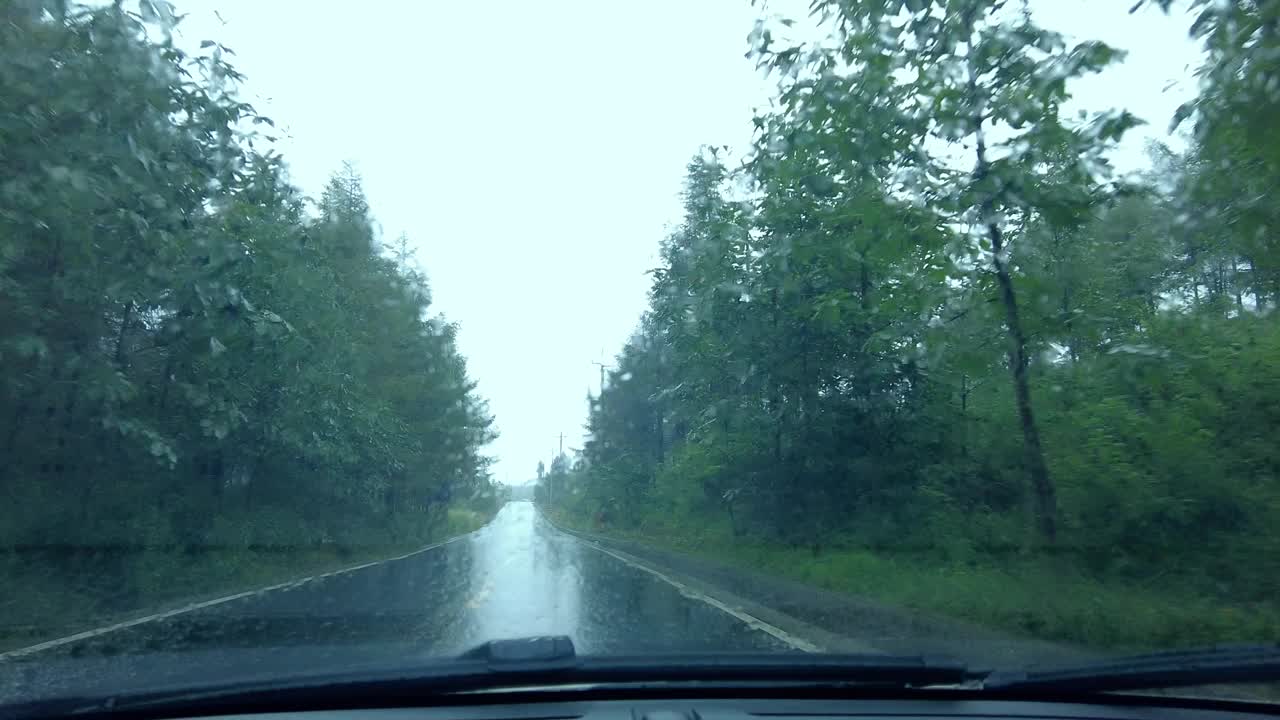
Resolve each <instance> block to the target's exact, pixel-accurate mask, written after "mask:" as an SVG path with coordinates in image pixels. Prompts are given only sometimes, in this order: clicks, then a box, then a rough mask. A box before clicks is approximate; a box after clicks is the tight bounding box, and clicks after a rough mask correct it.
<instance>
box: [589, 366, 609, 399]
mask: <svg viewBox="0 0 1280 720" xmlns="http://www.w3.org/2000/svg"><path fill="white" fill-rule="evenodd" d="M591 364H592V365H598V366H599V367H600V395H602V396H603V395H604V371H605V368H612V367H613V366H612V365H605V364H604V363H602V362H596V361H595V360H592V361H591Z"/></svg>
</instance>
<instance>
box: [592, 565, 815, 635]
mask: <svg viewBox="0 0 1280 720" xmlns="http://www.w3.org/2000/svg"><path fill="white" fill-rule="evenodd" d="M586 544H587V545H590V546H591V547H593V548H595V549H596V550H599V551H600V552H602V553H604V554H605V555H609V556H610V557H613V558H614V559H615V560H618V561H619V562H622V563H626V564H627V565H629V566H631V567H633V568H635V569H637V570H643V571H644V572H647V573H649V574H650V575H653V576H654V577H656V578H658V579H659V580H662V581H663V582H665V583H669V584H670V585H673V586H674V587H675V588H676V590H679V591H680V594H681V595H684V596H685V597H687V598H690V599H691V600H698V601H700V602H704V603H706V604H708V605H710V606H711V607H713V608H715V609H717V610H719V611H720V612H723V613H726V614H728V615H731V616H733V617H734V618H736V619H738V620H740V621H741V622H743V623H744V624H746V625H747V627H749V628H751V629H752V630H759V631H760V632H763V633H767V634H769V635H772V636H773V637H775V638H777V639H778V640H781V641H782V642H784V643H786V644H787V645H790V646H791V647H792V648H794V649H796V650H803V651H804V652H809V653H820V652H822V648H820V647H818V646H817V645H814V644H813V643H811V642H809V641H808V640H805V639H803V638H799V637H796V636H795V635H792V634H791V633H789V632H787V631H786V630H783V629H782V628H779V627H777V626H774V625H770V624H769V623H767V622H765V621H763V620H761V619H760V618H758V617H756V616H755V615H752V614H750V613H747V612H744V611H742V610H739V609H738V608H735V607H730V606H729V605H726V604H724V603H723V602H720V601H719V600H717V599H715V598H713V597H711V596H710V595H706V594H703V593H700V592H698V591H697V590H694V589H693V588H691V587H689V586H688V585H685V584H684V583H682V582H680V581H679V580H675V579H673V578H671V577H668V576H667V575H666V574H664V573H662V572H659V571H658V570H655V569H653V568H651V567H646V566H644V565H641V564H640V563H636V562H632V561H631V560H628V559H627V558H625V557H622V556H621V555H619V554H617V553H615V552H613V551H612V550H607V549H605V548H604V547H603V546H601V545H600V544H599V543H596V542H587V543H586Z"/></svg>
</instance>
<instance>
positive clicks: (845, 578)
mask: <svg viewBox="0 0 1280 720" xmlns="http://www.w3.org/2000/svg"><path fill="white" fill-rule="evenodd" d="M551 515H552V519H553V520H554V521H555V522H557V523H563V524H564V525H566V526H567V527H570V528H574V529H580V530H584V531H587V532H593V533H597V534H603V535H607V536H611V537H618V538H621V539H627V540H632V541H635V542H640V543H644V544H647V545H650V546H653V547H657V548H662V549H666V550H673V551H677V552H681V553H686V554H689V555H694V556H699V557H704V558H707V559H711V560H716V561H719V562H722V563H725V564H728V565H732V566H737V567H741V568H744V569H748V570H753V571H757V572H764V573H768V574H772V575H776V576H779V577H784V578H790V579H793V580H798V581H800V582H804V583H806V584H810V585H814V586H816V587H821V588H824V589H827V590H833V591H836V592H842V593H849V594H851V595H858V596H861V597H866V598H874V599H876V600H879V601H881V602H884V603H886V604H890V605H893V606H897V607H906V608H912V609H917V610H922V611H926V612H930V613H934V614H938V615H943V616H948V617H953V618H957V619H963V620H968V621H973V622H976V623H979V624H981V625H985V626H988V627H992V628H997V629H1001V630H1005V631H1009V632H1013V633H1015V634H1020V635H1025V636H1028V637H1035V638H1038V639H1042V640H1053V641H1060V642H1069V643H1074V644H1078V645H1082V646H1087V647H1092V648H1098V649H1105V650H1115V651H1132V652H1137V651H1143V650H1152V649H1167V648H1171V647H1175V646H1192V645H1210V644H1215V643H1234V642H1271V641H1275V640H1277V638H1280V605H1278V604H1277V603H1274V602H1273V603H1256V604H1251V605H1236V604H1230V603H1228V602H1224V601H1222V600H1220V599H1217V598H1207V597H1203V596H1199V595H1196V594H1193V593H1189V592H1186V591H1185V590H1183V589H1181V588H1179V587H1177V586H1143V585H1134V584H1127V583H1123V582H1119V581H1104V580H1100V579H1098V578H1094V577H1090V576H1087V575H1086V574H1084V573H1082V572H1080V571H1079V570H1078V569H1077V568H1074V567H1073V566H1072V565H1070V564H1069V563H1067V562H1066V561H1063V560H1061V559H1054V558H1039V557H1027V558H1018V559H1015V560H1012V561H1008V562H1002V563H999V564H996V563H994V562H984V561H982V560H974V561H970V562H964V563H953V564H943V563H939V562H937V561H936V560H925V559H921V558H919V557H901V556H894V555H892V554H883V553H875V552H871V551H868V550H866V549H861V548H840V549H830V550H826V551H824V552H822V553H821V554H817V555H815V554H814V553H813V552H812V551H811V550H809V549H806V548H793V547H780V546H777V545H770V544H767V543H762V542H759V541H757V540H751V539H745V538H735V537H733V535H732V533H731V532H730V530H729V528H728V527H727V525H717V524H715V523H705V524H700V525H699V526H698V527H696V528H693V527H690V528H680V527H673V526H672V525H671V524H668V523H664V524H663V525H662V526H661V527H660V528H658V527H654V528H650V529H648V530H646V529H645V528H644V527H643V526H642V527H641V528H639V529H633V530H621V529H617V528H605V529H601V528H596V527H591V526H590V525H591V524H590V523H588V522H585V521H583V520H581V519H580V518H576V517H573V516H570V515H566V514H564V513H559V512H554V511H553V512H552V513H551Z"/></svg>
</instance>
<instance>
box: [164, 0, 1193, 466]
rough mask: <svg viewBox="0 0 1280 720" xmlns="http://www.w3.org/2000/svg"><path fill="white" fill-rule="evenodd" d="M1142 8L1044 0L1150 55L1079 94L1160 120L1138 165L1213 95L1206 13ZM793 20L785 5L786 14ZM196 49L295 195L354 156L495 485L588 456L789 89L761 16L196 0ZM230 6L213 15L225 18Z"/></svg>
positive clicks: (722, 8)
mask: <svg viewBox="0 0 1280 720" xmlns="http://www.w3.org/2000/svg"><path fill="white" fill-rule="evenodd" d="M1131 4H1132V3H1131V2H1130V1H1129V0H1038V1H1033V2H1032V8H1033V10H1034V12H1035V13H1036V16H1037V18H1038V19H1039V20H1040V22H1041V23H1042V24H1044V25H1046V26H1048V27H1051V28H1054V29H1057V30H1059V31H1062V32H1064V33H1067V34H1068V35H1069V36H1071V37H1073V38H1075V39H1087V38H1094V39H1101V40H1104V41H1106V42H1108V43H1110V44H1112V45H1115V46H1117V47H1121V48H1124V49H1126V50H1128V51H1129V52H1130V55H1129V57H1128V58H1127V59H1126V61H1125V63H1124V64H1123V65H1122V66H1120V67H1116V68H1113V69H1112V70H1110V71H1109V72H1108V73H1107V74H1106V75H1104V76H1102V77H1100V78H1096V79H1093V80H1089V81H1085V82H1083V83H1081V84H1080V85H1079V86H1078V87H1077V88H1076V93H1077V97H1078V99H1079V101H1080V105H1081V106H1082V107H1087V108H1090V109H1097V110H1101V109H1104V108H1109V107H1126V108H1128V109H1129V110H1131V111H1133V112H1135V113H1136V114H1138V115H1139V116H1140V117H1143V118H1145V119H1147V120H1148V121H1150V123H1151V125H1150V126H1149V127H1147V128H1145V129H1144V132H1138V133H1134V134H1133V135H1132V136H1131V139H1130V140H1129V141H1127V142H1126V146H1125V147H1124V148H1123V149H1122V152H1121V157H1118V158H1117V164H1118V165H1120V166H1121V167H1127V168H1134V167H1136V166H1138V165H1140V164H1141V147H1142V142H1143V138H1145V137H1152V136H1154V137H1158V138H1162V139H1163V138H1164V137H1165V135H1164V130H1165V128H1166V126H1167V124H1168V121H1169V118H1170V117H1171V115H1172V113H1173V110H1174V108H1175V107H1176V106H1177V105H1178V104H1179V103H1180V102H1182V101H1184V100H1186V99H1187V98H1189V97H1191V96H1192V95H1193V94H1194V83H1193V81H1192V80H1191V69H1192V68H1193V67H1194V65H1195V64H1196V62H1197V53H1196V50H1195V46H1194V45H1193V44H1192V43H1191V42H1190V41H1189V40H1187V39H1186V28H1187V25H1188V21H1187V19H1186V18H1185V17H1184V16H1182V15H1175V16H1174V17H1172V18H1166V17H1164V16H1163V15H1161V14H1160V13H1158V12H1155V11H1147V12H1142V13H1139V14H1137V15H1134V16H1130V15H1129V14H1128V12H1127V11H1128V7H1129V6H1130V5H1131ZM773 5H774V7H775V8H777V7H778V3H777V2H776V0H775V2H774V3H773ZM177 9H178V11H179V12H183V13H187V14H188V15H189V17H188V19H187V20H186V21H185V22H184V24H183V26H182V36H183V37H184V40H185V41H187V42H192V43H194V42H198V41H199V40H201V39H206V38H207V39H213V40H217V41H219V42H221V43H223V44H225V45H227V46H228V47H230V48H232V49H233V50H234V51H235V52H236V58H234V60H235V64H236V66H237V68H238V69H239V70H240V71H241V72H243V73H245V74H246V75H247V76H248V80H247V83H246V85H245V88H244V95H245V97H246V99H248V100H249V101H250V102H253V103H254V104H255V105H256V106H257V107H258V109H259V110H260V111H263V112H264V113H265V114H267V115H269V116H271V117H272V118H273V119H275V120H276V122H277V123H278V124H279V125H280V127H281V128H282V129H283V130H284V133H285V135H286V137H285V138H284V139H283V140H282V142H281V143H280V146H279V149H280V150H281V151H282V152H283V154H284V155H285V158H286V159H287V160H288V162H289V165H290V168H291V177H292V180H293V182H294V183H295V184H296V185H298V186H299V187H301V188H302V189H303V190H304V191H305V192H307V193H308V194H318V193H319V191H320V189H321V187H322V186H323V184H324V182H325V180H326V179H327V177H328V175H329V173H331V172H332V171H333V170H334V169H336V168H337V167H338V166H339V165H340V164H341V163H342V162H343V161H344V160H350V161H352V162H354V163H355V164H356V166H357V168H358V169H359V170H360V172H361V173H362V174H363V176H364V181H365V190H366V192H367V193H368V195H369V201H370V204H371V206H372V208H373V212H374V214H375V216H376V217H377V220H378V221H379V223H380V224H381V226H382V229H383V233H384V235H385V237H386V239H387V240H390V239H392V238H394V237H396V236H397V235H399V234H400V233H401V232H402V231H403V232H405V233H407V234H408V236H409V238H410V239H411V240H412V242H413V244H414V246H415V247H416V248H417V250H418V259H419V262H420V264H421V265H422V266H423V268H424V269H425V270H426V272H427V274H428V276H429V278H430V281H431V286H432V288H433V292H434V298H435V309H436V310H437V311H439V312H442V313H443V314H444V315H445V316H446V317H447V318H448V319H449V320H451V321H455V322H458V323H459V324H460V325H461V331H460V338H459V342H460V345H461V348H462V351H463V353H464V354H465V355H466V356H467V358H468V362H469V367H470V371H471V374H472V376H473V377H474V378H475V379H476V380H477V381H478V382H479V383H480V392H481V393H482V394H483V395H484V396H485V397H487V398H488V399H489V401H490V406H491V409H492V411H493V412H494V414H495V415H496V417H497V424H498V430H499V431H500V432H501V438H500V439H499V440H497V441H496V442H495V443H494V444H493V446H492V447H491V449H490V452H491V454H492V455H494V456H495V457H496V458H497V460H498V464H497V466H496V469H495V477H496V478H497V479H498V480H502V481H507V482H511V483H513V484H518V483H520V482H523V481H525V480H527V479H528V478H530V477H532V475H533V474H534V468H535V466H536V464H537V462H538V460H539V459H543V460H547V461H549V460H550V458H551V456H552V455H553V453H554V452H555V449H556V444H557V437H556V436H557V435H558V434H559V433H560V432H564V433H565V435H566V443H565V444H566V447H573V448H577V447H580V446H581V439H582V435H583V430H582V426H583V422H584V421H585V417H586V393H587V390H588V388H590V389H592V391H594V390H595V389H596V388H597V386H598V384H599V374H598V373H599V371H598V369H597V368H596V367H595V366H594V365H592V364H591V363H592V361H599V360H602V359H604V360H605V361H606V362H608V361H609V359H610V358H612V357H613V355H614V354H615V353H616V352H617V351H618V350H619V349H620V348H621V346H622V343H623V342H624V341H625V340H626V338H627V336H628V335H629V334H630V332H631V331H632V329H633V328H634V327H635V325H636V323H637V321H638V320H639V317H640V314H641V312H643V310H644V308H645V305H646V291H647V288H648V282H649V281H648V277H647V276H646V274H645V273H646V271H648V270H649V269H650V268H652V267H653V266H654V265H655V263H656V258H657V248H658V243H659V241H660V240H661V238H662V237H663V236H664V235H665V234H666V233H667V231H668V229H669V228H670V227H671V226H672V225H674V224H676V223H677V222H679V220H680V198H679V193H680V188H681V182H682V180H683V175H684V167H685V164H686V163H687V162H688V160H689V158H690V157H692V156H693V154H694V153H695V152H697V150H698V148H699V147H700V146H701V145H704V144H713V145H730V146H732V147H735V148H744V147H745V146H746V145H747V144H748V143H749V142H750V139H751V123H750V121H751V117H752V109H753V108H754V107H761V106H764V105H765V104H766V103H767V100H768V97H769V89H770V87H771V83H769V82H768V81H767V80H766V79H764V78H762V77H761V76H760V75H759V74H758V73H757V72H756V71H755V69H754V67H753V64H752V62H751V61H750V60H747V59H745V58H744V57H743V54H744V53H745V52H746V50H747V42H746V36H747V34H748V32H750V30H751V27H752V23H753V21H754V19H755V17H756V16H757V15H758V12H759V11H758V10H757V9H754V8H752V7H751V4H750V3H749V2H748V0H649V2H646V3H635V2H629V3H622V2H611V1H609V0H544V1H542V2H529V1H528V0H496V1H489V2H468V1H465V0H450V1H448V2H445V1H443V0H399V1H396V0H369V1H368V2H364V3H348V2H326V1H321V2H316V1H315V0H308V1H305V2H304V1H303V0H185V1H184V0H177ZM215 11H216V15H215Z"/></svg>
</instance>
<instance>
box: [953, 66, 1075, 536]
mask: <svg viewBox="0 0 1280 720" xmlns="http://www.w3.org/2000/svg"><path fill="white" fill-rule="evenodd" d="M969 92H970V95H971V99H972V100H973V101H974V104H975V106H976V107H979V108H981V106H982V103H981V102H979V98H978V93H977V78H976V77H975V75H974V72H973V67H972V66H970V68H969ZM973 132H974V136H975V138H976V142H975V148H976V153H977V158H976V160H977V162H976V164H975V165H974V170H973V178H974V184H975V185H980V184H981V183H982V181H984V180H985V179H986V177H987V173H988V171H989V168H990V166H989V165H988V163H987V144H986V138H985V137H984V131H983V117H982V113H981V111H980V110H979V112H978V113H977V114H975V115H974V118H973ZM979 210H980V212H981V217H982V218H983V222H985V224H986V230H987V238H988V239H989V240H990V241H991V264H992V266H993V267H994V269H995V271H996V282H997V283H998V284H999V285H1000V300H1001V303H1002V304H1003V305H1004V315H1005V325H1006V326H1007V327H1008V331H1009V367H1010V370H1012V372H1013V393H1014V398H1015V404H1016V406H1017V408H1018V424H1019V425H1020V426H1021V428H1022V446H1023V454H1024V456H1025V458H1026V460H1025V461H1026V464H1027V472H1028V474H1029V475H1030V476H1031V490H1032V496H1033V498H1034V501H1035V504H1034V508H1035V520H1036V529H1037V531H1038V532H1039V534H1040V539H1041V540H1042V541H1043V542H1044V543H1046V544H1048V545H1052V544H1053V543H1054V542H1055V541H1056V540H1057V535H1058V498H1057V490H1056V488H1055V487H1054V485H1053V479H1052V478H1050V477H1049V466H1048V464H1047V463H1046V462H1045V460H1044V448H1043V447H1041V445H1040V430H1039V428H1038V427H1037V426H1036V419H1035V412H1034V411H1033V410H1032V406H1031V384H1030V381H1029V380H1028V378H1027V371H1028V369H1029V365H1030V363H1029V362H1028V358H1027V337H1026V333H1024V332H1023V330H1022V320H1021V319H1020V318H1019V316H1018V297H1017V294H1016V293H1015V292H1014V289H1013V278H1012V277H1010V276H1009V265H1008V261H1007V259H1006V258H1005V251H1006V247H1005V242H1004V233H1003V232H1002V231H1001V230H1000V225H999V222H998V221H996V220H994V219H991V218H994V217H995V199H994V197H992V195H991V194H990V193H989V192H988V193H987V195H986V196H985V198H984V199H983V200H982V203H981V206H980V208H979Z"/></svg>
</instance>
